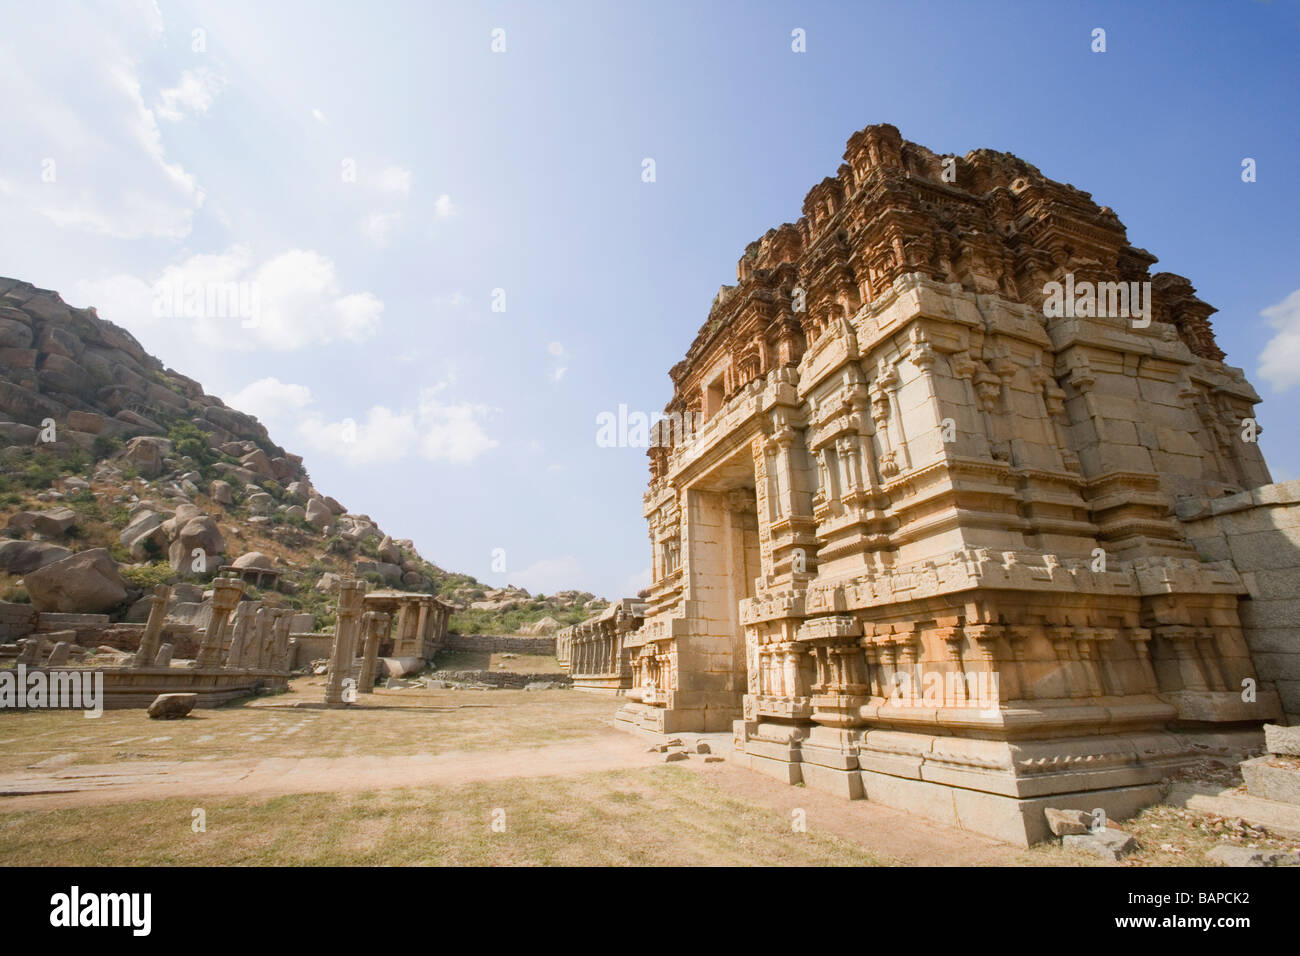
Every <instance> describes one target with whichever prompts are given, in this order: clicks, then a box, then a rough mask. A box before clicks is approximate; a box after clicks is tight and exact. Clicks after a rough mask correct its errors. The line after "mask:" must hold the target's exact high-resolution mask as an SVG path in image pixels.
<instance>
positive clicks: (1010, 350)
mask: <svg viewBox="0 0 1300 956" xmlns="http://www.w3.org/2000/svg"><path fill="white" fill-rule="evenodd" d="M957 167H958V176H957V180H956V182H952V181H950V180H946V179H944V178H943V177H942V163H941V158H940V157H939V156H937V155H936V154H934V153H932V152H931V151H929V150H927V149H925V148H924V147H922V146H918V145H916V144H914V143H909V142H906V141H905V140H903V139H902V137H901V136H900V135H899V133H898V131H897V130H896V129H894V128H893V127H892V126H872V127H868V128H867V129H865V130H862V131H861V132H859V133H856V134H854V136H853V137H852V138H850V140H849V143H848V149H847V151H846V153H845V165H844V166H842V167H841V168H840V171H839V175H838V176H837V177H834V178H831V179H827V180H824V181H823V182H822V183H821V184H819V185H818V186H817V187H815V188H814V189H813V190H812V191H811V192H810V193H809V194H808V198H807V199H806V200H805V203H804V209H803V212H804V215H803V216H802V218H800V219H799V221H798V222H797V223H794V224H786V225H783V226H781V227H780V228H778V229H774V230H771V231H769V232H768V233H767V234H765V235H764V236H763V237H762V238H760V239H759V240H757V241H756V242H754V243H752V244H751V245H750V246H749V247H748V248H747V249H746V251H745V255H744V256H743V257H742V259H741V260H740V263H739V265H738V267H737V285H736V286H734V287H731V286H724V287H723V291H722V292H721V293H720V294H719V296H718V297H717V299H716V300H715V301H714V303H713V306H712V308H711V309H710V312H709V316H708V319H707V321H706V323H705V324H704V326H703V327H702V328H701V329H700V332H699V334H698V335H697V337H696V339H695V341H694V342H693V343H692V344H691V346H690V348H689V349H688V350H687V353H686V356H685V358H684V360H683V361H682V362H679V363H678V364H677V365H676V366H674V367H673V369H672V370H671V371H670V373H669V375H670V378H671V379H672V382H673V396H672V398H671V400H670V401H669V402H668V404H667V406H666V407H665V413H666V414H667V415H668V416H669V417H673V416H681V415H683V414H689V413H691V412H692V411H696V410H698V411H701V412H703V414H704V420H703V421H702V423H701V425H700V427H699V428H698V429H697V430H696V431H695V433H694V434H693V435H692V437H691V440H690V441H688V442H687V441H683V442H674V441H673V440H672V437H673V436H672V435H671V434H670V435H669V436H668V437H669V441H668V442H667V444H666V446H665V447H661V448H658V449H653V450H652V454H651V456H650V458H651V468H650V485H649V488H648V490H647V492H646V494H645V496H644V498H643V507H644V514H645V516H646V518H647V520H648V522H649V524H650V528H651V541H652V545H653V547H654V552H653V556H652V567H653V569H654V571H653V575H654V583H653V584H652V585H651V586H650V587H649V588H648V589H647V590H646V591H645V592H643V595H642V596H643V598H644V609H643V618H644V620H643V622H642V623H641V624H640V626H639V627H638V629H637V630H635V631H634V632H632V633H630V634H628V635H627V636H626V638H625V640H624V641H623V642H622V644H621V645H620V646H621V648H622V649H624V650H626V651H627V652H628V653H629V656H630V660H629V666H630V670H631V675H632V682H631V686H629V687H627V688H625V689H624V688H620V690H621V691H622V692H624V693H625V695H626V697H627V701H626V702H625V704H624V705H623V707H622V708H621V709H620V711H619V713H618V717H619V718H620V720H622V721H625V722H627V723H629V724H633V725H636V726H639V727H641V728H644V729H649V730H654V731H658V732H663V733H674V732H677V731H715V730H717V731H722V730H732V731H733V733H734V736H735V739H736V740H737V741H738V750H739V751H740V756H741V759H742V762H744V761H749V763H750V765H751V766H753V767H754V768H756V769H764V770H769V771H771V772H773V773H776V774H777V775H778V776H780V777H781V778H782V779H788V780H790V781H791V782H795V781H797V780H799V779H802V780H803V781H804V782H805V783H807V784H808V785H810V786H816V787H820V788H823V789H829V790H832V791H835V792H838V793H841V794H843V795H845V796H849V797H859V796H863V795H864V794H865V795H869V796H870V797H871V798H872V799H877V800H880V801H882V802H886V803H892V804H894V805H898V806H905V807H909V808H914V809H915V808H918V807H922V806H932V807H943V806H952V800H951V799H950V798H946V797H945V798H944V799H941V800H937V801H933V803H931V802H930V801H927V800H923V799H920V794H921V793H922V792H923V791H924V790H926V789H932V788H944V787H957V788H960V790H961V792H962V794H963V797H962V801H958V803H959V805H961V806H964V807H965V810H962V811H959V819H958V820H957V821H956V822H959V823H961V824H962V825H964V826H971V827H973V828H976V829H981V830H983V831H984V832H988V833H992V834H994V835H997V836H999V837H1002V838H1005V839H1011V840H1013V841H1016V842H1032V840H1033V839H1037V838H1040V836H1041V834H1042V833H1045V832H1046V831H1045V827H1046V824H1045V822H1044V818H1043V816H1042V810H1041V808H1038V807H1037V804H1035V802H1034V801H1037V800H1046V799H1048V798H1049V796H1050V795H1051V794H1059V793H1077V792H1088V793H1089V799H1090V800H1094V801H1096V805H1097V806H1103V807H1107V806H1113V807H1119V806H1121V805H1123V804H1124V802H1125V801H1128V803H1129V804H1133V803H1134V801H1135V800H1136V801H1138V802H1140V800H1146V799H1149V800H1154V799H1157V798H1158V783H1159V780H1160V779H1161V777H1162V776H1164V775H1165V774H1166V773H1168V772H1169V769H1170V768H1171V767H1176V766H1177V765H1178V764H1179V763H1180V762H1182V761H1186V760H1189V759H1191V758H1192V756H1193V755H1194V754H1195V753H1197V752H1198V748H1209V749H1210V750H1216V749H1217V750H1223V749H1224V748H1225V747H1229V746H1236V745H1238V744H1239V745H1241V746H1243V747H1250V746H1251V745H1252V741H1253V740H1254V737H1253V736H1252V734H1251V733H1250V732H1249V731H1246V730H1243V729H1242V728H1244V727H1249V726H1250V725H1251V724H1255V725H1258V724H1259V722H1261V721H1263V720H1266V719H1269V718H1270V717H1272V716H1274V715H1275V714H1276V713H1278V700H1277V696H1276V694H1275V693H1274V692H1273V691H1272V690H1271V689H1268V688H1265V689H1261V690H1260V692H1259V694H1258V695H1257V696H1255V697H1253V698H1252V699H1250V700H1247V699H1245V695H1243V694H1242V693H1241V688H1242V686H1243V682H1245V683H1247V684H1249V683H1250V682H1252V681H1254V680H1255V678H1256V676H1257V675H1256V672H1255V670H1254V664H1253V662H1252V659H1251V654H1250V652H1249V650H1248V648H1247V644H1246V641H1245V639H1244V636H1243V627H1242V620H1241V618H1240V617H1239V616H1238V601H1239V598H1240V596H1241V595H1242V594H1243V593H1244V592H1245V588H1244V586H1243V583H1242V580H1241V578H1240V577H1239V576H1238V574H1237V573H1236V572H1235V571H1234V570H1233V569H1232V568H1231V567H1230V566H1228V565H1214V564H1206V563H1204V562H1203V561H1202V560H1201V558H1200V557H1199V556H1198V554H1197V550H1196V548H1195V547H1194V546H1193V543H1192V542H1191V540H1190V539H1189V535H1188V533H1187V531H1186V529H1185V527H1184V526H1183V524H1182V523H1181V522H1180V520H1179V518H1178V517H1177V515H1176V514H1175V503H1176V502H1177V501H1180V500H1187V499H1190V498H1204V497H1207V496H1212V495H1214V494H1217V493H1220V492H1221V490H1222V489H1223V488H1225V487H1227V488H1242V487H1246V488H1257V487H1260V486H1265V485H1267V483H1268V482H1269V475H1268V470H1267V467H1266V466H1265V464H1264V461H1263V459H1262V457H1261V455H1260V452H1259V448H1258V446H1257V445H1256V444H1254V443H1251V442H1242V441H1236V440H1235V439H1234V436H1233V434H1232V431H1231V424H1235V423H1237V422H1240V420H1241V419H1243V418H1248V417H1251V416H1252V409H1253V406H1254V404H1255V403H1256V402H1258V400H1259V397H1258V395H1256V393H1255V392H1254V390H1253V389H1252V388H1251V387H1250V385H1249V384H1247V383H1246V381H1245V379H1244V376H1243V375H1242V374H1241V373H1240V371H1239V370H1237V369H1233V368H1231V367H1229V366H1226V365H1224V364H1223V358H1224V356H1223V353H1222V352H1221V351H1220V350H1219V349H1218V347H1217V346H1216V345H1215V343H1214V336H1213V332H1212V329H1211V327H1210V324H1209V320H1208V317H1209V315H1210V314H1211V313H1212V312H1213V311H1214V310H1213V309H1212V308H1211V307H1210V306H1208V305H1206V304H1205V303H1203V302H1201V301H1200V300H1199V299H1196V297H1195V295H1194V290H1193V289H1192V287H1191V285H1190V283H1188V282H1187V280H1185V279H1182V278H1181V277H1178V276H1172V275H1169V274H1165V273H1161V274H1157V275H1154V276H1152V275H1150V274H1149V269H1150V267H1151V265H1152V264H1153V263H1154V262H1155V259H1154V257H1152V256H1151V255H1150V254H1148V253H1146V252H1144V251H1142V250H1140V249H1136V248H1134V247H1133V246H1131V245H1130V244H1129V243H1128V241H1127V237H1126V235H1125V231H1124V226H1123V224H1122V223H1121V222H1120V221H1119V219H1118V217H1117V216H1115V214H1114V213H1113V212H1111V211H1110V210H1108V209H1102V208H1100V207H1098V206H1096V205H1095V204H1094V203H1092V202H1091V201H1090V199H1089V198H1088V196H1087V195H1086V194H1084V193H1081V192H1079V191H1078V190H1076V189H1074V188H1073V187H1070V186H1066V185H1064V184H1061V183H1057V182H1053V181H1052V180H1049V179H1047V178H1046V177H1044V176H1043V175H1042V174H1041V173H1039V172H1038V170H1036V169H1035V168H1034V167H1032V166H1030V165H1029V164H1028V163H1025V162H1023V161H1022V160H1019V159H1017V158H1016V157H1014V156H1010V155H1008V154H1005V153H995V152H991V151H985V150H980V151H976V152H972V153H970V154H968V155H967V156H966V157H964V158H961V159H959V160H958V161H957ZM1076 280H1077V281H1078V282H1079V283H1081V284H1082V283H1084V282H1088V283H1092V284H1093V285H1094V286H1095V287H1096V288H1097V289H1099V290H1105V289H1108V288H1109V289H1112V290H1114V289H1118V288H1119V286H1120V284H1124V287H1125V289H1127V288H1128V287H1129V286H1131V285H1132V284H1134V283H1136V284H1137V286H1138V287H1141V284H1142V283H1144V282H1149V283H1150V288H1151V289H1152V290H1153V295H1152V296H1151V297H1150V298H1149V299H1148V300H1147V305H1146V308H1147V315H1146V318H1147V319H1148V320H1149V321H1136V319H1138V318H1139V317H1138V316H1137V315H1136V314H1125V312H1117V313H1112V312H1105V314H1097V311H1098V310H1097V309H1092V308H1089V309H1081V310H1080V311H1079V314H1078V315H1075V314H1074V313H1073V312H1069V313H1065V314H1061V313H1058V312H1056V311H1054V310H1053V309H1052V308H1051V307H1050V301H1049V289H1050V284H1051V283H1062V282H1063V283H1064V284H1065V285H1066V286H1068V287H1069V288H1071V289H1073V288H1074V287H1075V282H1076ZM1080 287H1082V286H1080ZM1089 288H1092V286H1089ZM1108 294H1109V293H1108ZM1097 301H1098V302H1101V299H1098V300H1097ZM1107 301H1110V300H1107ZM1116 301H1118V300H1116ZM1125 301H1127V300H1125ZM1207 423H1209V424H1207ZM597 631H598V629H597V628H595V627H592V626H589V625H580V626H579V627H578V628H574V629H572V631H571V633H570V634H568V635H567V636H566V638H565V640H566V641H567V642H568V646H567V648H566V651H567V655H568V658H569V662H570V663H569V666H570V669H571V671H572V673H573V674H574V675H575V685H577V684H578V679H579V675H584V674H585V675H590V676H593V677H595V676H603V675H611V674H613V673H614V669H613V668H612V666H611V663H610V661H611V659H610V657H609V650H610V645H609V643H608V642H607V641H606V640H605V639H604V638H598V637H597V636H596V632H597ZM733 722H734V725H733ZM1175 723H1177V724H1178V725H1180V729H1181V730H1182V733H1181V734H1179V735H1171V734H1169V733H1168V728H1170V727H1171V726H1173V725H1174V724H1175ZM936 812H937V811H936Z"/></svg>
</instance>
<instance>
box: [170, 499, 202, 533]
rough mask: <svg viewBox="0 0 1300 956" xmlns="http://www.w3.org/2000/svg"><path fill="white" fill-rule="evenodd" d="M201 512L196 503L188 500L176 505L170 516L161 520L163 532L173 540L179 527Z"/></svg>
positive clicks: (179, 529)
mask: <svg viewBox="0 0 1300 956" xmlns="http://www.w3.org/2000/svg"><path fill="white" fill-rule="evenodd" d="M202 514H203V512H202V511H200V510H199V506H198V505H195V504H190V503H189V502H185V503H184V504H180V505H177V506H176V511H175V512H174V513H173V514H172V516H171V517H170V518H168V519H167V520H166V521H164V522H163V533H164V534H166V535H167V540H168V541H171V540H174V539H175V538H176V536H177V535H179V534H180V532H181V528H183V527H185V526H186V525H187V524H189V523H190V522H191V521H193V520H194V519H195V518H197V517H199V516H200V515H202Z"/></svg>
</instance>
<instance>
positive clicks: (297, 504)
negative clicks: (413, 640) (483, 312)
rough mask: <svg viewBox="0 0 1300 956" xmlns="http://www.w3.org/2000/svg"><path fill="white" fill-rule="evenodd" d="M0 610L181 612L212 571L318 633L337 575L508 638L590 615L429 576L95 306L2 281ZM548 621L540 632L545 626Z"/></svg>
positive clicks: (407, 549) (432, 571) (518, 591)
mask: <svg viewBox="0 0 1300 956" xmlns="http://www.w3.org/2000/svg"><path fill="white" fill-rule="evenodd" d="M0 525H3V526H4V535H5V537H6V538H7V539H8V540H4V541H3V542H0V599H3V600H9V601H27V600H30V601H31V602H32V603H33V604H35V605H37V606H38V607H40V608H41V609H42V610H53V611H77V612H96V613H108V614H110V615H111V616H112V617H114V618H118V619H138V618H139V616H140V614H141V613H142V610H143V606H144V605H143V603H142V602H141V598H142V596H143V592H144V590H145V589H147V588H149V587H151V586H153V585H155V584H159V583H167V584H172V585H174V586H175V585H181V584H186V585H191V586H190V587H188V588H178V589H177V590H178V594H179V595H181V596H187V597H192V596H193V593H194V592H195V591H198V590H199V589H201V587H202V585H203V583H204V582H205V581H207V580H210V579H211V578H212V576H213V575H214V574H215V573H217V571H218V570H219V569H220V568H222V567H235V568H241V569H247V570H248V571H249V572H251V571H252V570H253V569H262V570H264V571H265V572H266V573H265V574H264V575H263V576H262V579H261V582H260V584H261V587H260V588H256V587H255V588H253V589H252V593H253V594H254V595H256V596H260V597H261V598H263V599H264V600H267V601H268V602H270V603H272V604H284V605H286V606H291V607H294V608H297V609H299V610H302V611H306V612H310V613H313V614H315V615H316V619H317V627H318V628H325V627H329V626H330V625H331V624H332V622H333V610H332V604H333V601H332V598H331V597H330V593H331V591H332V590H333V589H334V588H335V587H336V586H337V582H338V580H339V578H340V577H343V576H352V575H355V576H359V577H363V578H365V579H366V580H367V581H369V582H370V584H371V586H372V587H391V588H400V589H402V590H408V591H422V592H425V593H429V594H436V595H438V597H439V598H441V599H442V600H444V601H447V602H448V603H450V604H452V605H453V606H455V607H456V608H457V609H458V613H457V614H455V615H453V617H452V621H451V629H452V630H453V631H460V632H462V633H475V632H482V633H509V632H515V631H520V630H525V629H536V628H541V629H542V630H546V629H548V628H550V627H551V626H552V623H553V622H554V623H555V624H556V625H563V624H569V623H575V622H576V621H578V620H582V619H584V618H586V617H587V616H588V615H589V614H590V613H592V611H593V610H598V609H600V608H602V607H604V606H605V604H604V602H603V601H598V600H596V599H595V598H594V596H593V595H591V594H587V593H584V592H577V591H566V592H561V593H560V594H557V595H552V596H550V597H544V596H541V595H538V596H536V597H534V596H533V595H530V594H529V593H528V592H527V591H525V590H523V589H522V588H513V587H510V588H504V589H492V588H489V587H486V586H484V585H482V584H480V583H479V582H478V581H477V580H475V579H474V578H473V577H471V576H469V575H463V574H455V573H451V572H448V571H445V570H443V569H442V568H440V567H438V566H437V565H435V564H433V563H431V562H430V561H428V560H426V559H425V558H423V557H422V556H421V555H420V554H419V552H418V551H417V550H416V548H415V545H414V544H413V543H412V542H411V541H409V540H405V539H394V538H393V537H392V536H390V535H388V534H386V533H385V532H384V531H383V530H382V529H381V528H379V527H378V525H377V524H376V523H375V522H374V521H372V520H371V519H370V518H369V517H368V516H367V515H365V514H354V513H352V512H350V511H349V510H348V509H347V508H346V507H344V506H343V505H342V504H341V503H340V502H338V501H336V500H335V499H334V498H331V497H329V496H328V495H324V494H322V493H320V492H319V491H317V489H316V488H315V486H314V485H313V484H312V481H311V477H310V475H309V474H308V473H307V470H306V468H305V467H304V466H303V460H302V458H301V457H300V456H298V455H295V454H292V453H290V452H288V451H286V450H285V449H284V448H282V447H280V446H279V445H277V444H275V442H274V441H272V440H271V436H270V435H269V434H268V433H267V430H266V428H265V427H264V426H263V425H262V423H261V422H259V421H258V420H257V419H256V418H255V417H253V416H252V415H248V414H246V413H244V412H241V411H239V410H237V409H233V408H229V407H228V406H227V405H226V404H225V403H224V402H222V401H221V399H219V398H217V397H216V396H213V395H208V394H207V393H205V392H204V390H203V387H202V386H201V385H200V384H199V383H198V382H196V381H194V380H193V379H191V378H188V377H186V376H184V375H182V374H180V373H179V372H176V371H173V370H172V369H169V368H166V367H164V366H163V364H162V363H161V362H160V361H158V359H156V358H154V357H153V356H151V355H149V354H148V353H147V352H145V350H144V349H143V348H142V347H141V346H140V343H139V342H137V341H136V340H135V338H134V337H133V336H132V335H131V334H130V333H129V332H127V331H126V330H125V329H123V328H121V327H120V326H117V325H114V324H113V323H112V322H108V321H106V320H104V319H101V318H99V316H98V315H97V314H96V312H95V310H94V309H93V308H89V309H74V308H71V307H70V306H68V305H67V304H66V303H65V302H64V301H63V300H62V299H61V298H60V297H59V296H58V294H57V293H54V292H50V291H47V290H44V289H37V288H35V287H33V286H32V285H30V284H29V283H26V282H21V281H18V280H16V279H6V278H0ZM548 619H549V620H548Z"/></svg>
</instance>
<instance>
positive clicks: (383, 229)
mask: <svg viewBox="0 0 1300 956" xmlns="http://www.w3.org/2000/svg"><path fill="white" fill-rule="evenodd" d="M401 221H402V214H401V213H400V212H375V213H371V214H370V215H369V216H368V217H366V219H365V221H363V222H362V223H361V234H362V235H363V236H365V237H366V239H367V240H369V241H370V242H371V243H372V244H374V245H376V246H378V247H379V248H380V249H383V248H384V247H385V246H387V245H388V240H389V237H390V236H391V235H392V233H393V231H394V230H395V229H396V228H397V226H398V224H399V223H400V222H401Z"/></svg>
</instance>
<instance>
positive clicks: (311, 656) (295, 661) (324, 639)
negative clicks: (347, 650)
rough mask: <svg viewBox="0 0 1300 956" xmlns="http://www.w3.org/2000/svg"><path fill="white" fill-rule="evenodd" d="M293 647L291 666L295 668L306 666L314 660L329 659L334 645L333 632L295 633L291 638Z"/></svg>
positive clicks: (290, 659) (290, 658)
mask: <svg viewBox="0 0 1300 956" xmlns="http://www.w3.org/2000/svg"><path fill="white" fill-rule="evenodd" d="M289 645H290V647H291V648H292V650H291V651H290V656H289V666H290V667H291V668H293V669H295V670H296V669H298V668H299V667H306V666H307V665H308V664H310V663H311V662H312V661H319V660H323V659H327V658H328V657H329V656H330V648H331V647H333V646H334V635H333V634H295V635H293V637H291V638H290V639H289Z"/></svg>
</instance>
